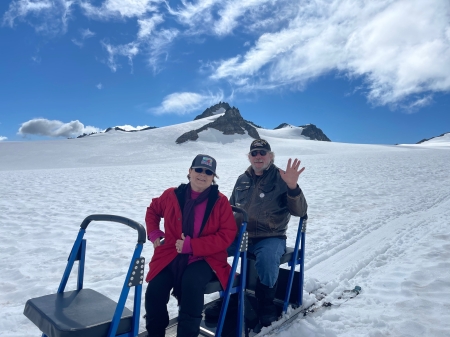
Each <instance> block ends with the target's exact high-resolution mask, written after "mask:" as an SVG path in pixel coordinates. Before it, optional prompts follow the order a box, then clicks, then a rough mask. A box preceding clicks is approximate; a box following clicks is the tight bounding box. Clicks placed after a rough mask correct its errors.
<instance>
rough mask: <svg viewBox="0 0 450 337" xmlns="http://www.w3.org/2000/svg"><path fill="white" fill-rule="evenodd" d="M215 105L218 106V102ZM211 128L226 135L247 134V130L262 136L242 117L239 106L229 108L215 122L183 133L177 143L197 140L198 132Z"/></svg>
mask: <svg viewBox="0 0 450 337" xmlns="http://www.w3.org/2000/svg"><path fill="white" fill-rule="evenodd" d="M219 104H227V105H228V103H219ZM215 106H217V104H216V105H215ZM228 106H229V105H228ZM206 110H208V109H206ZM206 110H205V111H206ZM216 110H217V109H215V110H214V111H216ZM202 115H203V114H202ZM200 116H201V115H200ZM197 117H198V116H197ZM197 117H196V119H197ZM204 117H208V116H204ZM204 117H202V118H204ZM209 128H213V129H216V130H219V131H221V132H222V133H223V134H224V135H234V134H239V135H243V134H245V131H247V133H248V135H249V136H250V137H252V138H255V139H258V138H260V137H259V133H258V131H256V128H255V127H254V126H252V125H251V124H249V123H248V122H246V121H245V120H244V119H243V118H242V116H241V114H240V113H239V110H238V109H237V108H235V107H232V108H229V109H227V110H226V111H225V114H224V115H223V116H220V117H219V118H217V119H216V120H215V121H214V122H211V123H208V124H206V125H204V126H202V127H201V128H199V129H197V130H192V131H189V132H186V133H184V134H183V135H181V136H180V137H178V138H177V140H176V141H175V143H177V144H181V143H184V142H186V141H188V140H196V139H197V138H198V134H199V133H200V132H202V131H205V130H207V129H209ZM194 137H195V139H194Z"/></svg>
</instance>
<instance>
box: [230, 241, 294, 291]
mask: <svg viewBox="0 0 450 337" xmlns="http://www.w3.org/2000/svg"><path fill="white" fill-rule="evenodd" d="M237 244H238V242H237V239H236V240H234V241H233V243H232V244H231V246H230V247H228V250H227V252H228V256H234V253H235V252H236V247H237ZM247 252H249V253H251V254H253V255H255V256H256V263H255V267H256V273H257V274H258V277H259V280H260V281H261V283H262V284H264V285H265V286H267V287H269V288H273V286H274V285H275V282H277V279H278V269H279V268H280V261H281V257H282V256H283V254H284V253H285V252H286V240H285V239H280V238H266V239H262V240H259V241H258V242H256V243H255V244H252V245H249V246H248V250H247Z"/></svg>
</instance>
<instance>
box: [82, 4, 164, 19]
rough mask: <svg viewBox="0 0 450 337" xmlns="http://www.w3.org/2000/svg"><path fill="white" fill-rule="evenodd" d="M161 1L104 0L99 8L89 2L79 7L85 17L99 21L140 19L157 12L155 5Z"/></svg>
mask: <svg viewBox="0 0 450 337" xmlns="http://www.w3.org/2000/svg"><path fill="white" fill-rule="evenodd" d="M161 2H163V1H162V0H106V1H105V2H103V3H102V5H101V7H96V6H93V5H92V4H91V3H90V2H89V0H86V1H82V2H81V3H80V7H81V8H82V9H83V10H84V11H85V14H86V16H88V17H93V18H100V19H110V18H114V17H117V16H119V17H123V18H131V17H142V16H144V15H145V14H146V13H149V12H154V11H156V10H157V4H159V3H161Z"/></svg>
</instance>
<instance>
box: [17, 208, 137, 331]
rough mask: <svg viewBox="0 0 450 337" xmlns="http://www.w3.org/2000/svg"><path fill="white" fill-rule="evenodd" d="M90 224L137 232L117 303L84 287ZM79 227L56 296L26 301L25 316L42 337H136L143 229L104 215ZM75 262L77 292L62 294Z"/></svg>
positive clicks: (121, 218)
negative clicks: (130, 296) (128, 305)
mask: <svg viewBox="0 0 450 337" xmlns="http://www.w3.org/2000/svg"><path fill="white" fill-rule="evenodd" d="M91 221H110V222H118V223H122V224H125V225H127V226H129V227H131V228H133V229H135V230H137V231H138V242H137V245H136V247H135V250H134V253H133V256H132V259H131V262H130V265H129V268H128V272H127V275H126V277H125V282H124V285H123V287H122V291H121V293H120V297H119V301H118V302H115V301H113V300H112V299H110V298H108V297H107V296H105V295H103V294H101V293H99V292H97V291H95V290H92V289H84V288H83V279H84V265H85V253H86V240H85V239H83V236H84V233H85V232H86V228H87V226H88V225H89V223H90V222H91ZM80 227H81V228H80V231H79V233H78V236H77V238H76V240H75V243H74V245H73V248H72V251H71V252H70V255H69V259H68V263H67V266H66V269H65V271H64V275H63V277H62V279H61V283H60V286H59V288H58V291H57V293H56V294H50V295H45V296H41V297H37V298H32V299H30V300H28V301H27V303H26V304H25V308H24V315H25V316H26V317H27V318H28V319H30V320H31V321H32V322H33V323H34V324H35V325H36V326H37V327H38V328H39V330H41V331H42V332H43V334H42V337H113V336H117V337H119V336H120V337H135V336H137V335H138V329H139V315H140V303H141V295H142V283H143V280H144V265H145V259H144V258H143V257H140V254H141V252H142V248H143V244H144V243H145V240H146V235H145V229H144V227H143V226H142V225H141V224H139V223H137V222H135V221H133V220H130V219H127V218H124V217H120V216H115V215H106V214H94V215H90V216H88V217H87V218H86V219H84V221H83V223H82V224H81V226H80ZM75 261H78V262H79V264H78V277H77V289H76V290H72V291H64V289H65V287H66V284H67V281H68V278H69V276H70V272H71V270H72V267H73V265H74V262H75ZM132 287H134V288H135V294H134V305H133V311H131V310H129V309H128V308H126V307H125V302H126V299H127V297H128V293H129V290H130V288H132Z"/></svg>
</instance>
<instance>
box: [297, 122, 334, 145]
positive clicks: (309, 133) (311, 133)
mask: <svg viewBox="0 0 450 337" xmlns="http://www.w3.org/2000/svg"><path fill="white" fill-rule="evenodd" d="M300 127H301V128H303V131H302V136H306V137H309V139H311V140H321V141H325V142H331V140H330V139H329V138H328V137H327V136H326V135H325V134H324V133H323V132H322V130H321V129H319V128H318V127H317V126H315V125H314V124H307V125H300Z"/></svg>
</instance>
